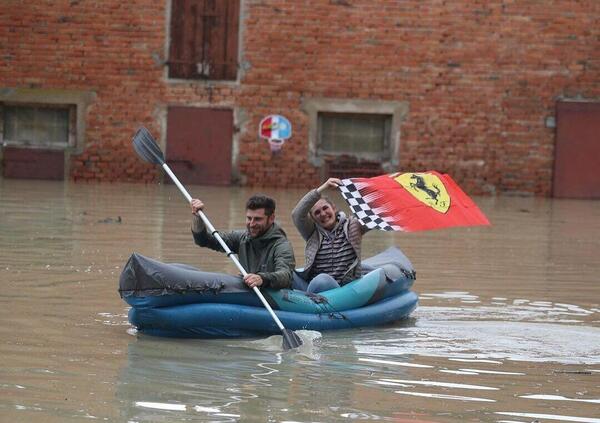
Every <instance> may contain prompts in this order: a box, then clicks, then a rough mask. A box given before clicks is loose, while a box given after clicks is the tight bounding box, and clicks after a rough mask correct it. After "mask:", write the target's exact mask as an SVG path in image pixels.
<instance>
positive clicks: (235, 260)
mask: <svg viewBox="0 0 600 423" xmlns="http://www.w3.org/2000/svg"><path fill="white" fill-rule="evenodd" d="M162 168H163V169H164V170H165V172H167V175H169V177H170V178H171V180H173V182H174V183H175V185H177V188H179V191H181V193H182V194H183V196H184V197H185V198H186V200H187V201H188V203H191V202H192V196H191V195H190V194H189V192H187V190H186V189H185V187H184V186H183V185H181V182H179V179H177V176H175V174H174V173H173V172H171V169H170V168H169V165H167V164H166V163H163V164H162ZM198 216H199V217H200V219H202V222H204V225H206V228H207V229H208V231H209V232H210V233H211V234H212V235H213V236H214V237H215V238H216V239H217V241H219V244H221V247H223V249H224V250H225V253H226V254H227V257H229V258H231V260H233V263H234V264H235V265H236V267H237V268H238V269H239V271H240V272H242V276H246V275H247V274H248V272H246V269H244V267H243V266H242V264H241V263H240V262H239V260H238V258H237V256H236V255H235V254H234V253H232V251H231V250H230V249H229V247H228V246H227V244H226V243H225V241H223V238H221V235H219V233H218V232H217V231H216V230H215V227H214V226H213V225H212V223H210V221H209V220H208V217H206V215H205V214H204V212H203V211H202V210H198ZM252 289H253V290H254V293H255V294H256V295H258V298H259V299H260V301H261V302H262V303H263V305H264V306H265V308H266V309H267V311H268V312H269V313H270V314H271V317H272V318H273V320H274V321H275V323H276V324H277V326H278V327H279V329H280V330H281V331H283V330H285V327H284V326H283V323H281V320H279V318H278V317H277V315H276V314H275V312H274V311H273V309H272V308H271V306H270V305H269V303H268V302H267V300H266V299H265V297H264V296H263V294H262V292H260V289H258V288H257V287H256V286H255V287H253V288H252Z"/></svg>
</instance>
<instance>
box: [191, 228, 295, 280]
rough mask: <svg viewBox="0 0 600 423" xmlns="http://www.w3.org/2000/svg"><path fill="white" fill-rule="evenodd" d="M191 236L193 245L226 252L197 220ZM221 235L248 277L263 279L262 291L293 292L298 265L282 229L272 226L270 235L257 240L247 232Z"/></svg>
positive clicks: (266, 233) (269, 231)
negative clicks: (250, 275) (293, 278)
mask: <svg viewBox="0 0 600 423" xmlns="http://www.w3.org/2000/svg"><path fill="white" fill-rule="evenodd" d="M196 219H197V220H196ZM192 234H193V235H194V242H195V243H196V244H198V245H199V246H201V247H208V248H210V249H212V250H215V251H221V252H223V251H224V250H223V248H222V247H221V244H219V241H217V239H216V238H215V237H214V236H212V235H210V234H209V233H208V232H207V231H206V227H205V226H204V224H203V223H202V221H201V220H200V218H198V217H196V218H195V220H194V223H193V225H192ZM219 235H221V238H223V241H225V244H227V246H228V247H229V249H231V251H233V252H234V253H235V254H237V255H238V258H239V260H240V264H241V265H242V267H243V268H244V269H245V270H246V271H247V272H248V273H255V274H257V275H259V276H260V277H261V278H262V280H263V285H262V287H265V288H267V287H268V288H273V289H282V288H291V286H292V274H293V271H294V267H295V266H296V261H295V258H294V251H293V249H292V245H291V244H290V242H289V241H288V240H287V236H286V234H285V232H284V231H283V229H281V228H280V227H279V225H277V224H276V223H273V225H272V226H271V227H270V228H269V229H268V230H267V232H265V233H264V234H263V235H261V236H260V237H258V238H251V237H250V236H249V235H248V232H247V231H245V230H237V231H231V232H219Z"/></svg>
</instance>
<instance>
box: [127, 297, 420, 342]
mask: <svg viewBox="0 0 600 423" xmlns="http://www.w3.org/2000/svg"><path fill="white" fill-rule="evenodd" d="M416 306H417V294H415V293H414V292H412V291H405V292H404V293H402V294H400V295H396V296H393V297H390V298H387V299H385V300H382V301H379V302H377V303H376V304H372V305H369V306H365V307H361V308H358V309H354V310H347V311H344V312H330V313H320V314H314V313H297V312H288V311H277V312H276V314H277V316H278V317H279V319H280V320H281V322H282V323H283V325H284V326H285V327H286V328H287V329H292V330H302V329H307V330H317V331H323V330H332V329H350V328H357V327H365V326H378V325H382V324H388V323H392V322H395V321H398V320H401V319H403V318H405V317H407V316H408V315H409V314H410V313H411V312H412V311H413V310H414V309H415V308H416ZM129 321H130V322H131V323H132V324H133V325H135V326H136V327H137V328H138V331H140V332H141V333H145V334H148V335H155V336H165V337H177V338H223V337H252V336H264V335H271V334H279V333H280V330H279V328H278V327H277V325H276V324H275V323H274V322H273V319H272V318H271V316H270V315H269V313H268V312H267V310H265V309H264V308H257V307H249V306H243V305H234V304H210V303H204V304H188V305H180V306H176V307H160V308H141V309H136V308H132V309H130V311H129Z"/></svg>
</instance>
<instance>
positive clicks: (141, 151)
mask: <svg viewBox="0 0 600 423" xmlns="http://www.w3.org/2000/svg"><path fill="white" fill-rule="evenodd" d="M133 148H134V149H135V151H136V153H137V154H138V155H139V156H140V157H141V158H142V160H144V161H146V162H148V163H152V164H156V165H159V166H161V167H162V168H163V169H164V170H165V172H167V175H169V177H170V178H171V179H172V180H173V182H174V183H175V185H177V188H179V191H181V193H182V194H183V196H184V197H185V198H186V200H187V201H188V203H191V202H192V196H191V195H190V194H189V193H188V192H187V190H186V189H185V188H184V187H183V185H181V182H179V179H177V176H175V174H174V173H173V172H172V171H171V169H170V168H169V166H168V165H167V163H165V158H164V156H163V152H162V150H161V149H160V147H159V146H158V144H157V143H156V141H155V140H154V138H153V137H152V134H150V131H148V130H147V129H146V128H144V127H143V126H142V127H141V128H140V129H138V131H137V132H136V133H135V135H134V136H133ZM198 216H199V217H200V219H202V221H203V222H204V224H205V225H206V228H207V229H208V230H209V232H210V233H211V234H212V235H213V236H214V237H215V238H216V239H217V241H219V244H221V247H223V250H225V253H226V254H227V257H229V258H231V259H232V260H233V263H234V264H235V265H236V266H237V268H238V269H239V271H240V272H242V275H243V276H246V275H247V274H248V272H246V270H245V269H244V267H243V266H242V265H241V264H240V262H239V260H238V259H237V257H236V256H235V254H233V253H232V252H231V250H230V249H229V247H228V246H227V244H226V243H225V241H223V238H221V235H219V233H218V232H217V231H216V230H215V228H214V226H213V225H212V224H211V223H210V221H209V220H208V218H207V217H206V215H205V214H204V213H203V212H202V210H199V211H198ZM252 289H253V290H254V293H255V294H256V295H257V296H258V298H259V299H260V301H261V302H262V303H263V305H264V306H265V308H266V309H267V311H268V312H269V314H270V315H271V317H272V318H273V320H274V321H275V323H276V324H277V326H278V327H279V329H280V330H281V335H282V336H283V349H284V350H289V349H291V348H297V347H299V346H300V345H302V340H301V339H300V337H299V336H298V335H297V334H296V333H295V332H294V331H292V330H290V329H286V328H285V327H284V326H283V324H282V323H281V320H279V318H278V317H277V315H276V314H275V312H274V311H273V309H272V308H271V306H270V305H269V303H268V302H267V300H266V299H265V297H264V296H263V294H262V293H261V292H260V290H259V289H258V288H257V287H256V286H255V287H253V288H252Z"/></svg>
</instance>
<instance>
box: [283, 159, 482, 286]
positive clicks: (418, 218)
mask: <svg viewBox="0 0 600 423" xmlns="http://www.w3.org/2000/svg"><path fill="white" fill-rule="evenodd" d="M332 188H339V189H340V191H341V192H342V196H343V197H344V199H345V200H346V202H347V203H348V205H349V206H350V209H351V211H352V214H353V215H352V216H350V217H346V215H345V214H344V213H343V212H339V211H337V209H336V207H335V205H334V204H333V203H332V202H331V201H330V200H329V199H328V198H326V197H322V193H323V192H324V191H325V190H327V189H332ZM292 220H293V221H294V224H295V225H296V228H297V229H298V231H299V232H300V234H301V235H302V237H303V238H304V240H305V241H306V248H305V258H306V265H305V268H304V270H303V272H302V273H301V274H300V275H298V274H296V273H295V274H294V281H293V286H294V288H295V289H302V290H306V291H308V292H313V293H316V292H321V291H326V290H329V289H333V288H337V287H340V286H343V285H344V284H346V283H348V282H351V281H352V280H354V279H357V278H359V277H360V276H362V275H361V259H360V252H361V241H362V236H363V235H364V234H365V233H366V232H367V231H369V230H370V229H380V230H384V231H405V232H413V231H422V230H431V229H440V228H447V227H451V226H477V225H489V224H490V222H489V221H488V219H487V218H486V217H485V215H484V214H483V213H482V212H481V210H479V208H478V207H477V205H476V204H475V203H474V202H473V201H472V200H471V199H470V198H469V197H468V196H467V195H466V194H465V193H464V192H463V191H462V190H461V189H460V187H459V186H458V185H457V184H456V183H455V182H454V181H453V180H452V178H450V176H449V175H446V174H440V173H438V172H435V171H428V172H408V173H394V174H391V175H381V176H377V177H374V178H351V179H344V180H340V179H337V178H330V179H328V180H327V181H326V182H325V183H324V184H323V185H321V186H320V187H319V188H317V189H314V190H311V191H309V192H308V193H307V194H306V195H305V196H304V197H303V198H302V199H301V200H300V201H299V202H298V204H297V205H296V207H295V208H294V210H293V211H292Z"/></svg>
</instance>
